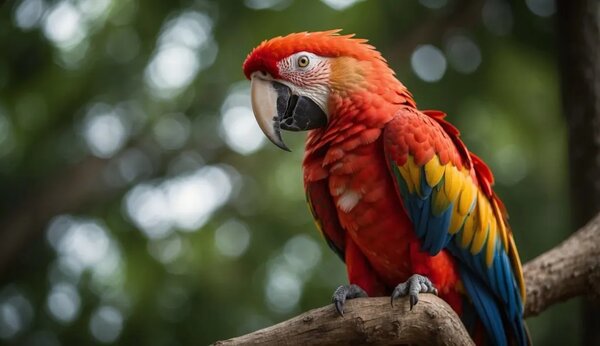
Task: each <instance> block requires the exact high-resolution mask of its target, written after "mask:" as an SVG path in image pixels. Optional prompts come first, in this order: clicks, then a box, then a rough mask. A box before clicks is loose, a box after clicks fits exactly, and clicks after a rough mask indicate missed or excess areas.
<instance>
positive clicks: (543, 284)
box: [216, 214, 600, 345]
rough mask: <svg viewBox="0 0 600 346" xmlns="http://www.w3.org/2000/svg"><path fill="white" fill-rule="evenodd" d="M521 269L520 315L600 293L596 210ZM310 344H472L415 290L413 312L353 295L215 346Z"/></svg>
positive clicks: (448, 313)
mask: <svg viewBox="0 0 600 346" xmlns="http://www.w3.org/2000/svg"><path fill="white" fill-rule="evenodd" d="M523 270H524V275H525V282H526V284H527V298H526V305H525V317H528V316H535V315H537V314H539V313H541V312H542V311H544V310H545V309H546V308H548V307H549V306H551V305H553V304H555V303H557V302H560V301H564V300H567V299H569V298H572V297H575V296H580V295H587V296H593V297H596V298H598V297H600V214H598V215H596V217H595V218H594V219H593V220H591V221H590V222H589V223H588V224H587V225H586V226H584V227H583V228H581V229H580V230H579V231H577V232H576V233H575V234H573V235H572V236H571V237H569V238H568V239H567V240H565V241H564V242H562V243H561V244H559V245H558V246H556V247H555V248H554V249H552V250H550V251H548V252H546V253H544V254H542V255H540V256H538V257H537V258H535V259H533V260H532V261H530V262H529V263H527V264H526V265H525V266H524V267H523ZM315 343H318V344H324V345H346V344H381V345H396V344H437V345H473V341H472V340H471V338H470V337H469V334H468V333H467V332H466V330H465V328H464V326H463V324H462V323H461V321H460V318H459V317H458V316H457V315H456V313H455V312H454V311H453V310H452V309H451V308H450V306H449V305H448V304H446V302H444V301H443V300H441V299H440V298H438V297H436V296H434V295H431V294H422V295H420V297H419V303H418V304H417V305H416V306H415V307H414V308H413V310H412V311H410V310H409V303H408V299H406V298H403V299H399V300H398V301H397V302H396V303H395V304H394V307H393V308H392V307H390V299H389V298H388V297H378V298H365V299H353V300H349V301H348V302H347V303H346V313H345V314H344V317H340V316H338V315H337V313H336V312H335V309H334V308H333V307H332V306H331V305H328V306H324V307H321V308H318V309H313V310H310V311H308V312H305V313H303V314H301V315H299V316H296V317H294V318H292V319H290V320H287V321H284V322H281V323H279V324H276V325H274V326H271V327H268V328H265V329H261V330H259V331H256V332H253V333H250V334H247V335H243V336H240V337H237V338H233V339H229V340H224V341H218V342H217V343H216V345H242V344H261V345H262V344H264V345H282V344H283V345H291V344H293V345H296V344H315Z"/></svg>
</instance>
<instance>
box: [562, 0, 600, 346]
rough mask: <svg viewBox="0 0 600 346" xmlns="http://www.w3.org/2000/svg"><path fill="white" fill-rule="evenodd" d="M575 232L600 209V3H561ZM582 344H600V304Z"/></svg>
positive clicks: (588, 305) (586, 316) (589, 309)
mask: <svg viewBox="0 0 600 346" xmlns="http://www.w3.org/2000/svg"><path fill="white" fill-rule="evenodd" d="M557 6H558V13H557V21H558V51H559V53H560V70H561V78H562V88H561V89H562V99H563V109H564V114H565V116H566V120H567V123H568V130H569V158H570V162H569V167H570V175H571V181H570V185H571V202H572V203H571V206H572V221H573V226H574V228H577V227H580V226H581V225H583V224H584V223H585V222H586V221H587V220H589V218H590V217H592V216H593V215H595V214H596V213H597V212H598V211H599V210H600V2H598V1H597V0H572V1H557ZM582 322H583V329H584V336H583V344H585V345H600V304H598V303H597V302H592V301H589V300H586V301H585V303H584V304H583V316H582Z"/></svg>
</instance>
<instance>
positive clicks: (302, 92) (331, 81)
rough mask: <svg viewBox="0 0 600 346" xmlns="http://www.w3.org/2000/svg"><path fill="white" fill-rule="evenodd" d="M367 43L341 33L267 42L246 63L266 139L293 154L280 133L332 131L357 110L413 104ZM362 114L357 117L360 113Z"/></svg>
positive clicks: (326, 32)
mask: <svg viewBox="0 0 600 346" xmlns="http://www.w3.org/2000/svg"><path fill="white" fill-rule="evenodd" d="M366 42H367V40H364V39H358V38H354V35H340V34H339V30H332V31H322V32H311V33H309V32H302V33H294V34H290V35H287V36H284V37H275V38H273V39H270V40H267V41H263V42H262V43H261V44H260V45H259V46H258V47H256V48H254V50H252V52H251V53H250V54H249V55H248V57H247V58H246V61H245V62H244V65H243V69H244V74H245V75H246V77H247V78H248V79H250V81H251V99H252V109H253V111H254V115H255V117H256V120H257V122H258V124H259V126H260V128H261V130H262V131H263V132H264V134H265V135H266V136H267V137H268V138H269V139H270V140H271V142H273V143H274V144H275V145H277V146H278V147H279V148H281V149H284V150H288V151H289V149H288V147H287V146H286V145H285V143H284V142H283V139H282V138H281V132H280V130H288V131H307V130H314V129H319V128H326V127H327V126H328V125H329V124H331V123H332V122H339V121H340V120H341V118H343V117H346V118H348V117H351V114H353V112H352V111H353V110H355V111H358V110H360V109H361V107H366V106H375V108H380V107H381V105H378V104H377V103H382V102H388V103H393V104H399V103H402V102H406V101H407V100H412V98H411V97H410V94H408V91H406V88H405V87H404V86H403V85H402V84H401V83H400V82H399V81H398V80H397V79H396V78H395V76H394V72H393V71H392V70H391V69H390V68H389V67H388V66H387V63H386V61H385V59H384V58H383V57H382V56H381V54H380V53H379V52H378V51H376V50H375V48H374V47H373V46H371V45H369V44H367V43H366ZM355 113H357V112H355Z"/></svg>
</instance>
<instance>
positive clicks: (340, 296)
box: [331, 285, 368, 317]
mask: <svg viewBox="0 0 600 346" xmlns="http://www.w3.org/2000/svg"><path fill="white" fill-rule="evenodd" d="M363 297H368V295H367V292H365V291H364V290H363V289H362V288H360V286H358V285H341V286H340V287H338V288H337V289H336V290H335V291H334V292H333V297H331V302H332V303H333V304H334V305H335V309H336V310H337V312H338V314H340V316H342V317H343V316H344V304H345V303H346V299H354V298H363Z"/></svg>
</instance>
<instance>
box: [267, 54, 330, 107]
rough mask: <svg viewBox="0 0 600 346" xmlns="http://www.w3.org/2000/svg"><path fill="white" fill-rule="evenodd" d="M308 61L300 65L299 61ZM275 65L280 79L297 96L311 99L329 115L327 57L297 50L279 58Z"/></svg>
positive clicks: (328, 67) (328, 68)
mask: <svg viewBox="0 0 600 346" xmlns="http://www.w3.org/2000/svg"><path fill="white" fill-rule="evenodd" d="M302 59H307V60H303V62H306V61H308V63H307V65H306V66H300V65H299V61H300V60H302ZM277 67H278V68H279V74H280V75H281V77H283V78H282V80H278V82H280V83H282V84H285V85H286V86H287V87H289V88H290V89H291V90H292V93H294V94H296V95H298V96H306V97H309V98H310V99H311V100H313V101H314V102H315V103H316V104H317V105H318V106H319V107H320V108H321V110H322V111H323V112H324V113H325V114H326V115H328V116H329V107H328V106H329V75H330V72H331V69H330V66H329V59H328V58H325V57H321V56H318V55H316V54H313V53H310V52H298V53H295V54H292V55H290V56H289V57H287V58H285V59H283V60H281V61H280V62H279V63H278V64H277Z"/></svg>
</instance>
